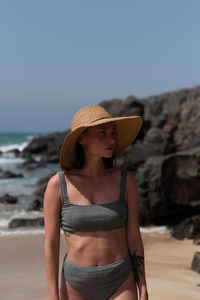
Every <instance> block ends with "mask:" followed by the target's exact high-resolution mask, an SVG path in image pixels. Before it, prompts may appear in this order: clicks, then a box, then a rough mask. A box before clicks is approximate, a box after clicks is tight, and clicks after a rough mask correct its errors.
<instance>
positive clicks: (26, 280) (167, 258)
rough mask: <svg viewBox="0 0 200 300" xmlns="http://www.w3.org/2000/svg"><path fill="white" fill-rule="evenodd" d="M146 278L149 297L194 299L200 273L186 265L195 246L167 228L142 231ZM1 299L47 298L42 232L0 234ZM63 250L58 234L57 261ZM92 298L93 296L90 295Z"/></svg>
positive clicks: (197, 295) (64, 246)
mask: <svg viewBox="0 0 200 300" xmlns="http://www.w3.org/2000/svg"><path fill="white" fill-rule="evenodd" d="M142 239H143V243H144V249H145V260H146V261H145V266H146V278H147V284H148V290H149V299H151V300H160V299H162V300H168V299H169V298H170V299H171V300H188V299H192V300H197V299H199V295H200V286H198V284H200V274H198V273H196V272H194V271H192V270H191V269H190V265H191V261H192V258H193V255H194V252H195V251H198V250H199V246H197V245H194V244H193V241H192V240H186V239H185V240H183V241H179V240H176V239H174V238H171V237H170V234H169V232H168V231H166V232H165V233H159V232H156V231H155V232H148V233H146V232H142ZM0 243H1V247H0V266H1V271H0V298H1V300H10V299H15V300H18V299H20V300H47V299H48V289H47V282H46V277H45V269H44V251H43V245H44V234H34V235H33V234H32V235H17V236H3V237H0ZM65 252H66V244H65V241H64V238H63V235H62V236H61V251H60V265H61V264H62V260H63V257H64V254H65ZM94 300H95V299H94Z"/></svg>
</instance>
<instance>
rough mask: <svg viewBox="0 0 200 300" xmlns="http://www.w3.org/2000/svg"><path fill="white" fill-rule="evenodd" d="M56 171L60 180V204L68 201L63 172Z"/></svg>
mask: <svg viewBox="0 0 200 300" xmlns="http://www.w3.org/2000/svg"><path fill="white" fill-rule="evenodd" d="M57 173H58V175H59V181H60V188H61V195H62V204H66V203H69V199H68V195H67V187H66V182H65V175H64V172H63V171H59V172H57Z"/></svg>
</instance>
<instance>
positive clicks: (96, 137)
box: [79, 122, 116, 158]
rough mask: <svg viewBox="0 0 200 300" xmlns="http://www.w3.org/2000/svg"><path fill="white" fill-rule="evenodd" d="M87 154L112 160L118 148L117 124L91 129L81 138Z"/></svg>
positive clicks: (80, 140) (110, 123) (80, 141)
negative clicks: (116, 147)
mask: <svg viewBox="0 0 200 300" xmlns="http://www.w3.org/2000/svg"><path fill="white" fill-rule="evenodd" d="M79 143H80V144H81V145H82V146H83V149H84V151H85V152H86V153H88V154H90V155H92V154H93V155H98V156H100V157H107V158H110V157H112V156H113V153H114V150H115V146H116V130H115V123H114V122H109V123H106V124H101V125H97V126H93V127H89V128H88V129H87V130H86V131H85V132H84V133H83V134H82V135H81V136H80V138H79Z"/></svg>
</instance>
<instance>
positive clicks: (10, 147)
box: [0, 142, 29, 152]
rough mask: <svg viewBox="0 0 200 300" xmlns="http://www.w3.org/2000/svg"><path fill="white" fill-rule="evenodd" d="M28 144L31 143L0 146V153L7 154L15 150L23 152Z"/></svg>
mask: <svg viewBox="0 0 200 300" xmlns="http://www.w3.org/2000/svg"><path fill="white" fill-rule="evenodd" d="M28 144H29V142H23V143H20V144H11V145H3V146H0V151H2V152H6V151H9V150H13V149H18V150H19V151H22V150H23V149H24V148H25V147H26V146H27V145H28Z"/></svg>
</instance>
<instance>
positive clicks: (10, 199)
mask: <svg viewBox="0 0 200 300" xmlns="http://www.w3.org/2000/svg"><path fill="white" fill-rule="evenodd" d="M17 202H18V199H17V197H15V196H10V195H9V194H4V195H3V196H1V197H0V203H2V204H16V203H17Z"/></svg>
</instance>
